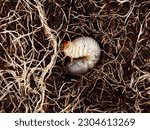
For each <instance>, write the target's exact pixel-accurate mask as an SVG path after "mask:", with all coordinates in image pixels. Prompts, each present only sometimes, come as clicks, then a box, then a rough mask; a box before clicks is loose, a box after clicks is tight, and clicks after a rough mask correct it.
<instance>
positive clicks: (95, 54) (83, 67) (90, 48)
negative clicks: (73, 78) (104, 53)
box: [63, 37, 100, 75]
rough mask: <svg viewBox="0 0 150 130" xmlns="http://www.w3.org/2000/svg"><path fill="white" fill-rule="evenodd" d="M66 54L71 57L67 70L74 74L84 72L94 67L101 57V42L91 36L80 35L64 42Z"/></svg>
mask: <svg viewBox="0 0 150 130" xmlns="http://www.w3.org/2000/svg"><path fill="white" fill-rule="evenodd" d="M63 51H64V54H65V56H68V57H70V58H71V62H70V63H68V64H67V70H68V71H69V72H70V73H71V74H73V75H76V74H83V73H86V72H87V71H88V70H89V69H92V68H93V67H94V66H95V64H96V63H97V62H98V60H99V57H100V47H99V44H98V43H97V42H96V41H95V40H94V39H93V38H90V37H80V38H77V39H75V40H73V41H68V42H64V50H63Z"/></svg>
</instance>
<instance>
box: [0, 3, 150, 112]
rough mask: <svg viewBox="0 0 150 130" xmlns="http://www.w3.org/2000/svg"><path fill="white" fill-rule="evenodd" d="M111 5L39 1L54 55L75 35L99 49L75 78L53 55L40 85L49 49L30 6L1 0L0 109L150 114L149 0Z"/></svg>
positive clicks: (63, 63)
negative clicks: (94, 61) (97, 55)
mask: <svg viewBox="0 0 150 130" xmlns="http://www.w3.org/2000/svg"><path fill="white" fill-rule="evenodd" d="M41 1H42V0H41ZM119 1H123V0H45V1H44V2H41V4H42V8H43V10H44V12H45V17H46V18H47V23H48V26H49V28H51V29H53V30H55V32H54V33H53V35H55V36H56V37H57V42H58V51H59V50H60V49H59V48H60V46H61V45H60V44H61V42H62V41H64V40H73V39H75V38H77V37H80V36H89V37H92V38H94V39H95V40H96V41H97V42H98V43H99V45H100V48H101V56H100V60H99V62H98V63H97V65H96V66H95V68H94V69H92V70H89V71H88V72H87V73H86V74H85V75H77V76H72V75H70V74H68V73H67V71H66V68H65V62H68V60H69V59H64V54H63V52H59V53H58V56H57V60H56V63H55V65H54V66H53V69H52V73H50V72H47V73H46V76H45V77H44V80H43V81H41V75H42V72H43V69H44V68H45V67H46V66H47V65H48V64H49V63H50V61H51V60H52V55H53V53H54V51H53V46H52V45H50V44H49V40H48V38H47V36H46V34H45V31H44V28H43V25H42V24H41V21H40V20H41V19H40V17H39V12H38V10H37V8H38V7H37V5H36V2H35V1H34V0H31V1H30V2H28V0H1V1H0V112H31V113H32V112H127V113H130V112H134V113H137V112H145V113H148V112H150V1H149V0H129V2H124V3H120V2H119ZM33 69H34V70H33ZM32 70H33V71H32ZM41 83H43V84H44V85H43V88H41V86H40V84H41ZM42 90H43V91H44V97H42V96H43V91H42ZM43 98H44V99H43ZM42 99H43V100H42ZM42 101H43V102H42Z"/></svg>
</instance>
